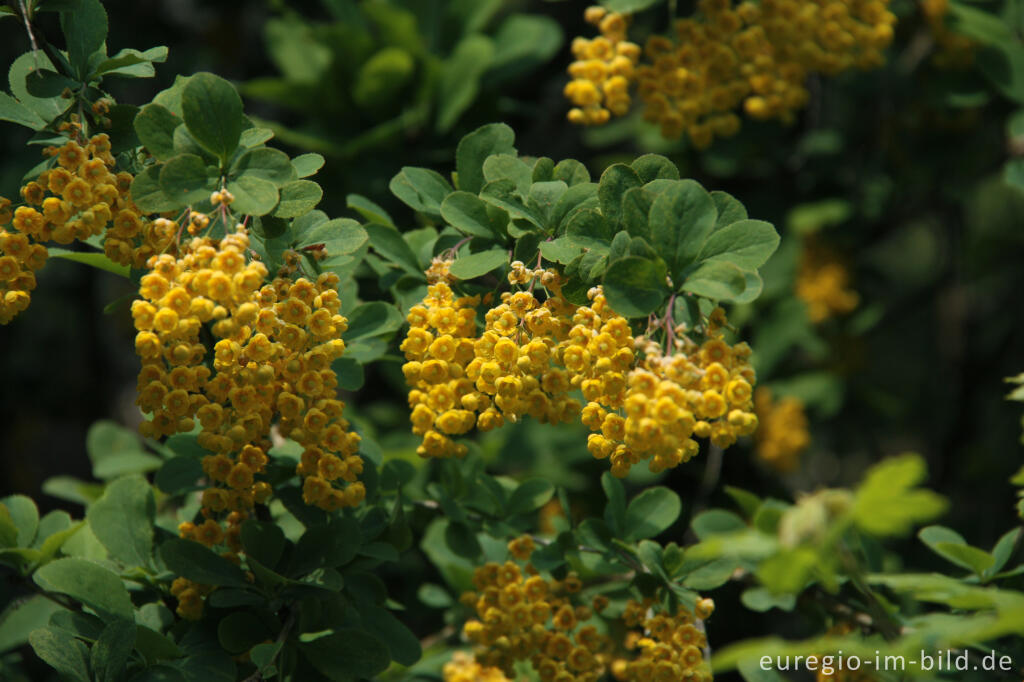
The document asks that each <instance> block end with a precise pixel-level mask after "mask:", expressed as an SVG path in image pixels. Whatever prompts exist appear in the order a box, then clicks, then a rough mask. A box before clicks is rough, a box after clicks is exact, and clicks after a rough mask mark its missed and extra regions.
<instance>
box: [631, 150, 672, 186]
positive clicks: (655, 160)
mask: <svg viewBox="0 0 1024 682" xmlns="http://www.w3.org/2000/svg"><path fill="white" fill-rule="evenodd" d="M630 167H631V168H632V169H633V170H634V171H636V174H637V175H638V176H640V180H641V181H642V182H644V183H648V182H651V181H652V180H678V179H679V169H678V168H677V167H676V165H675V164H674V163H672V162H671V161H669V160H668V159H666V158H665V157H664V156H661V155H660V154H644V155H643V156H640V157H638V158H637V159H636V160H635V161H633V163H632V164H630Z"/></svg>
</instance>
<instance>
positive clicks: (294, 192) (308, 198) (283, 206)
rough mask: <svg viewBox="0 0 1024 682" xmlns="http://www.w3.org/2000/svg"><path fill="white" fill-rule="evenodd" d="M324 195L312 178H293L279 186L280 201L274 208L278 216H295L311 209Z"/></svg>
mask: <svg viewBox="0 0 1024 682" xmlns="http://www.w3.org/2000/svg"><path fill="white" fill-rule="evenodd" d="M323 196H324V191H323V190H322V189H321V188H320V185H318V184H316V183H315V182H313V181H312V180H295V181H293V182H289V183H288V184H286V185H284V186H283V187H281V202H280V203H279V204H278V205H277V208H276V209H275V210H274V215H275V216H277V217H278V218H297V217H299V216H300V215H303V214H305V213H309V212H310V211H312V210H313V209H314V208H315V207H316V205H317V204H319V203H320V200H321V199H322V198H323Z"/></svg>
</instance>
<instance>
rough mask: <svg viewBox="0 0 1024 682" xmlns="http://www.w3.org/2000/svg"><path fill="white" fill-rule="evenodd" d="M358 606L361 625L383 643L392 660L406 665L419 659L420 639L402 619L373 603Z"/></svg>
mask: <svg viewBox="0 0 1024 682" xmlns="http://www.w3.org/2000/svg"><path fill="white" fill-rule="evenodd" d="M358 608H359V618H360V619H361V620H362V623H363V627H364V628H366V630H367V632H369V633H370V634H372V635H375V636H376V637H377V638H379V639H380V641H382V642H384V643H385V645H386V646H387V648H388V650H389V651H390V652H391V659H392V660H393V661H395V662H396V663H398V664H399V665H406V666H408V665H412V664H413V663H415V662H416V661H418V660H420V657H421V656H422V655H423V649H422V648H421V647H420V640H419V639H417V637H416V635H414V634H413V633H412V631H411V630H410V629H409V628H408V627H406V626H405V624H404V623H402V621H400V620H398V619H397V618H395V616H394V615H392V614H391V612H389V611H387V610H385V609H383V608H381V607H379V606H376V605H373V604H366V603H362V604H360V605H359V607H358Z"/></svg>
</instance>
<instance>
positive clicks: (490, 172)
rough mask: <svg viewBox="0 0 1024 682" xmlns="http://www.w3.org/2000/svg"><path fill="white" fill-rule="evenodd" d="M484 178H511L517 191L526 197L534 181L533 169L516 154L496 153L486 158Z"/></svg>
mask: <svg viewBox="0 0 1024 682" xmlns="http://www.w3.org/2000/svg"><path fill="white" fill-rule="evenodd" d="M484 180H486V181H487V182H494V181H495V180H511V181H512V183H513V184H514V185H515V188H516V192H518V193H519V195H520V196H522V197H525V196H526V194H527V193H528V192H529V191H530V185H531V184H532V183H533V169H532V168H530V166H529V165H528V164H527V163H526V162H525V161H522V160H521V159H519V158H518V157H517V156H516V155H514V154H494V155H492V156H488V157H487V158H486V159H485V160H484Z"/></svg>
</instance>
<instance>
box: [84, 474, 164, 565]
mask: <svg viewBox="0 0 1024 682" xmlns="http://www.w3.org/2000/svg"><path fill="white" fill-rule="evenodd" d="M155 516H156V503H155V502H154V500H153V490H152V488H150V486H149V483H147V482H146V479H145V478H144V477H142V476H138V475H136V476H125V477H124V478H119V479H117V480H116V481H114V482H113V483H111V484H110V485H109V486H107V489H106V490H105V491H104V493H103V497H101V498H100V499H99V500H97V501H96V502H94V503H93V504H92V505H91V506H90V507H89V508H88V509H87V510H86V515H85V518H86V520H87V521H88V522H89V527H90V528H91V529H92V532H93V535H95V536H96V538H97V539H98V540H99V541H100V542H101V543H103V546H104V547H106V548H107V551H108V552H110V556H111V557H112V558H114V559H116V560H118V561H120V562H121V563H123V564H124V565H126V566H149V565H150V556H151V555H152V552H153V520H154V518H155Z"/></svg>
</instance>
